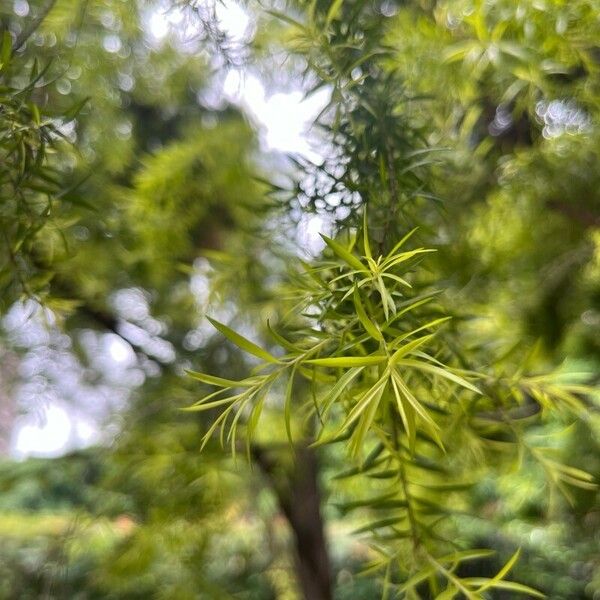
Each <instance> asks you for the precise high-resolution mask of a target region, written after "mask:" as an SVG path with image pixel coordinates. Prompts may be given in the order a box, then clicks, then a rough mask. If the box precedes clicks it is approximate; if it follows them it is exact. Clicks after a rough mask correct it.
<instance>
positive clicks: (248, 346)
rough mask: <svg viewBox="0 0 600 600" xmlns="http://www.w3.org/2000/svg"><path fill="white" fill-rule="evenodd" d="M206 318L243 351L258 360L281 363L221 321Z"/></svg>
mask: <svg viewBox="0 0 600 600" xmlns="http://www.w3.org/2000/svg"><path fill="white" fill-rule="evenodd" d="M206 318H207V319H208V320H209V321H210V323H211V325H212V326H213V327H214V328H215V329H217V330H218V331H220V332H221V333H222V334H223V335H224V336H225V337H226V338H227V339H228V340H229V341H230V342H232V343H233V344H235V345H236V346H237V347H238V348H241V349H242V350H245V351H246V352H248V353H249V354H253V355H254V356H256V357H258V358H262V359H263V360H264V361H266V362H269V363H279V361H278V360H277V359H276V358H275V357H274V356H272V355H271V354H269V353H268V352H267V351H266V350H263V349H262V348H261V347H260V346H257V345H256V344H255V343H254V342H251V341H250V340H247V339H246V338H245V337H243V336H241V335H240V334H239V333H236V332H235V331H233V329H230V328H229V327H227V325H224V324H223V323H219V321H216V320H215V319H211V318H210V317H206Z"/></svg>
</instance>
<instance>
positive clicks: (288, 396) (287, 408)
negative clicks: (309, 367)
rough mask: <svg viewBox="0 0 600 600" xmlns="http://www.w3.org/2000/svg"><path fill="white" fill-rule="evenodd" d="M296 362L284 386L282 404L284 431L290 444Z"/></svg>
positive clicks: (291, 442)
mask: <svg viewBox="0 0 600 600" xmlns="http://www.w3.org/2000/svg"><path fill="white" fill-rule="evenodd" d="M297 366H298V365H297V364H296V365H294V368H293V369H292V372H291V374H290V377H289V379H288V382H287V385H286V387H285V401H284V405H283V413H284V419H285V432H286V434H287V437H288V440H289V442H290V444H293V443H294V441H293V440H292V392H293V391H294V376H295V375H296V368H297Z"/></svg>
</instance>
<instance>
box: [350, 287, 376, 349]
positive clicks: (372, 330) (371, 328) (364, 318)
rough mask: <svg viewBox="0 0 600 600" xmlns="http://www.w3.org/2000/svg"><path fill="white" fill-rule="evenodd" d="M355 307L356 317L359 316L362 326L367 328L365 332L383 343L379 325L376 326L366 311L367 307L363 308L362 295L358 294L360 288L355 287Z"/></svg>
mask: <svg viewBox="0 0 600 600" xmlns="http://www.w3.org/2000/svg"><path fill="white" fill-rule="evenodd" d="M353 300H354V306H355V307H356V315H357V316H358V320H359V321H360V322H361V324H362V326H363V327H364V328H365V331H366V332H367V333H368V334H369V335H370V336H371V337H372V338H373V339H375V340H377V341H379V342H381V341H383V335H382V334H381V331H379V328H378V327H377V325H375V324H374V323H373V322H372V321H371V319H369V316H368V315H367V312H366V311H365V307H364V306H363V304H362V302H361V299H360V294H359V293H358V288H357V287H356V286H354V298H353Z"/></svg>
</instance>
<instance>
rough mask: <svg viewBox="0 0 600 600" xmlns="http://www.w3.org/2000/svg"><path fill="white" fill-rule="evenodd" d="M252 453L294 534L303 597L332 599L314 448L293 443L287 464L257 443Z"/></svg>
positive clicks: (314, 599)
mask: <svg viewBox="0 0 600 600" xmlns="http://www.w3.org/2000/svg"><path fill="white" fill-rule="evenodd" d="M253 456H254V459H255V461H256V462H257V464H258V465H259V466H260V469H261V471H262V472H263V473H264V474H265V475H266V476H267V479H268V480H269V483H270V485H271V487H272V488H273V490H274V492H275V494H276V496H277V501H278V503H279V507H280V509H281V512H282V513H283V514H284V515H285V517H286V519H287V521H288V523H289V525H290V528H291V530H292V532H293V535H294V544H295V550H296V552H295V554H296V556H295V560H296V569H297V576H298V584H299V586H300V589H301V590H302V593H303V595H304V597H305V598H306V600H331V598H332V597H333V596H332V586H331V568H330V565H329V555H328V552H327V545H326V541H325V532H324V528H323V519H322V518H321V494H320V491H319V483H318V473H319V470H318V461H317V457H316V455H315V452H314V451H313V450H312V449H310V448H307V447H305V446H302V447H296V453H295V460H294V461H293V463H291V464H290V465H287V466H283V465H282V461H280V460H277V457H276V456H274V454H271V452H269V451H268V450H265V449H263V448H260V447H256V446H255V447H254V448H253Z"/></svg>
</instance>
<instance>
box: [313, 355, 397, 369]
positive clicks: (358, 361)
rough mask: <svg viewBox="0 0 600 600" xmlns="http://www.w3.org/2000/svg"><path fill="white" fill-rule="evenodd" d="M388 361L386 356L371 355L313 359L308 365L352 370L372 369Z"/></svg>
mask: <svg viewBox="0 0 600 600" xmlns="http://www.w3.org/2000/svg"><path fill="white" fill-rule="evenodd" d="M385 360H386V357H385V356H382V355H374V354H370V355H369V356H333V357H330V358H311V359H310V360H307V361H306V363H308V364H311V365H315V366H317V367H334V368H351V367H371V366H373V365H379V364H381V363H382V362H384V361H385Z"/></svg>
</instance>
